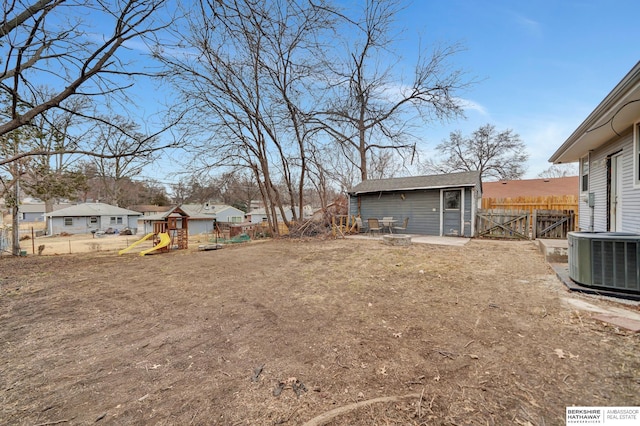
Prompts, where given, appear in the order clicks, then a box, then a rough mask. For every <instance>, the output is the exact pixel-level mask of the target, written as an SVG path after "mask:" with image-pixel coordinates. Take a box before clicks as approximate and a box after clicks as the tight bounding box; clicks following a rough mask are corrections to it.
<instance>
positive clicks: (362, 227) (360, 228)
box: [356, 217, 366, 234]
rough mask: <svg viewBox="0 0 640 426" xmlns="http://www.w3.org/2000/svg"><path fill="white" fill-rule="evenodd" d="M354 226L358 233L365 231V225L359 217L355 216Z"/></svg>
mask: <svg viewBox="0 0 640 426" xmlns="http://www.w3.org/2000/svg"><path fill="white" fill-rule="evenodd" d="M356 226H357V227H358V233H359V234H360V233H363V232H366V231H365V228H366V226H365V224H364V223H362V219H361V218H359V217H356Z"/></svg>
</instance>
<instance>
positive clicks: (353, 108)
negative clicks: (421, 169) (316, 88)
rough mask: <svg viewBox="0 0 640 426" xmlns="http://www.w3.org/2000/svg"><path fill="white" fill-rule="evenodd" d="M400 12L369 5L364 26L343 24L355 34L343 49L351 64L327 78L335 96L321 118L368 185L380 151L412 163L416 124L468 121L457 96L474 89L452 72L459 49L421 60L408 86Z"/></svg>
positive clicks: (394, 4)
mask: <svg viewBox="0 0 640 426" xmlns="http://www.w3.org/2000/svg"><path fill="white" fill-rule="evenodd" d="M400 4H401V3H400V2H399V1H379V0H367V1H366V3H365V5H364V6H363V16H362V18H361V19H359V20H353V19H350V18H347V17H346V16H342V18H344V20H345V22H346V23H347V25H349V26H350V27H351V30H349V31H345V34H347V36H346V37H348V39H345V40H344V41H343V44H340V45H339V48H340V49H342V51H343V52H344V55H343V58H344V59H343V60H342V61H335V64H333V65H331V72H330V73H329V74H327V75H326V77H327V83H328V84H329V85H330V87H331V90H332V91H333V94H332V95H331V96H330V97H327V103H326V105H325V106H324V107H323V110H322V111H320V112H319V113H318V114H317V115H316V117H317V118H318V120H319V121H320V122H321V124H322V126H323V128H324V130H325V131H326V132H327V134H328V135H330V136H331V137H332V138H333V139H334V140H335V142H336V143H337V144H338V145H340V146H341V150H342V152H343V153H345V154H346V158H347V159H348V160H350V161H353V163H354V165H355V166H356V167H357V168H358V169H359V171H360V179H361V180H366V179H367V178H369V177H370V173H369V172H370V170H369V163H370V162H371V161H372V159H373V158H374V156H375V155H377V156H378V157H384V156H383V155H382V154H379V152H381V151H394V152H395V153H396V154H400V155H401V156H403V157H405V158H408V159H413V155H414V153H415V142H414V141H413V139H412V137H411V132H410V126H409V123H412V122H413V123H415V124H417V123H418V122H419V123H420V124H423V123H424V122H425V121H431V120H433V119H438V120H443V119H448V118H453V117H458V116H461V115H462V108H461V103H460V102H461V101H460V100H459V99H458V98H456V92H457V91H459V90H461V89H463V88H465V87H466V86H468V85H469V84H470V82H465V81H464V80H463V73H462V72H461V71H460V70H456V69H452V68H451V67H450V65H449V60H450V59H451V58H452V57H453V56H454V55H455V54H456V53H458V51H459V50H460V46H459V45H457V44H453V45H449V46H444V47H438V48H435V49H434V50H433V51H432V52H430V53H429V52H420V53H421V54H420V57H419V58H418V60H417V63H416V64H415V68H414V72H413V80H412V81H410V82H408V83H406V82H404V81H403V79H402V77H401V76H399V75H398V74H397V73H394V70H395V69H396V66H395V65H396V62H397V61H398V59H399V58H398V55H397V54H396V53H395V52H394V51H393V48H394V45H395V44H394V43H396V42H398V40H397V38H396V34H394V33H393V30H394V19H395V16H396V14H397V12H398V11H399V8H400ZM354 26H355V31H356V35H355V36H354V35H353V27H354ZM416 118H418V120H415V119H416ZM353 154H355V155H353Z"/></svg>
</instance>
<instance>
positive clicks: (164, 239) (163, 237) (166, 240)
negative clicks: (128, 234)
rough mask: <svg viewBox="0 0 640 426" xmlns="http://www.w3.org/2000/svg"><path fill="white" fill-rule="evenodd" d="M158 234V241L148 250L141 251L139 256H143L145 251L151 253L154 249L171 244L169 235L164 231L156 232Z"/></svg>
mask: <svg viewBox="0 0 640 426" xmlns="http://www.w3.org/2000/svg"><path fill="white" fill-rule="evenodd" d="M158 236H159V237H160V242H159V243H158V244H156V245H155V246H153V247H151V248H150V249H148V250H143V251H141V252H140V256H144V255H145V254H147V253H151V252H152V251H154V250H158V249H161V248H163V247H166V246H168V245H169V244H171V237H170V236H169V234H167V233H166V232H161V233H159V234H158Z"/></svg>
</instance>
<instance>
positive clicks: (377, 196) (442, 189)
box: [349, 171, 482, 237]
mask: <svg viewBox="0 0 640 426" xmlns="http://www.w3.org/2000/svg"><path fill="white" fill-rule="evenodd" d="M481 198H482V197H481V190H480V173H479V172H477V171H473V172H460V173H447V174H440V175H429V176H411V177H402V178H390V179H369V180H366V181H363V182H361V183H360V184H358V185H356V186H354V187H353V188H352V189H351V190H350V191H349V215H350V216H357V217H360V218H361V219H362V221H363V223H366V222H367V219H369V218H377V219H383V218H384V217H393V218H394V220H396V221H397V222H399V223H402V222H404V219H405V218H408V223H407V228H406V230H403V231H402V232H403V233H407V234H419V235H436V236H465V237H471V236H473V235H474V234H475V220H476V211H477V209H478V205H479V203H480V200H481Z"/></svg>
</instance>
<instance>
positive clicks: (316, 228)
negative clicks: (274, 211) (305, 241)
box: [289, 197, 348, 238]
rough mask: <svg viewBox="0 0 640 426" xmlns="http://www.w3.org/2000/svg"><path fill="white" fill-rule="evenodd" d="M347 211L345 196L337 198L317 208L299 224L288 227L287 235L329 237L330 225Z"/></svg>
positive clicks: (291, 236) (295, 236)
mask: <svg viewBox="0 0 640 426" xmlns="http://www.w3.org/2000/svg"><path fill="white" fill-rule="evenodd" d="M347 212H348V208H347V200H346V198H345V197H341V198H338V199H337V200H335V201H334V202H333V203H331V204H329V205H328V206H327V207H325V208H324V209H321V210H318V211H317V212H316V213H314V215H313V216H312V217H311V218H310V219H308V220H306V221H304V222H302V223H300V224H299V225H298V224H296V225H291V226H290V227H289V237H290V238H304V237H319V238H328V237H331V236H332V232H331V225H332V224H333V223H336V222H338V218H339V217H341V216H346V215H347Z"/></svg>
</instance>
